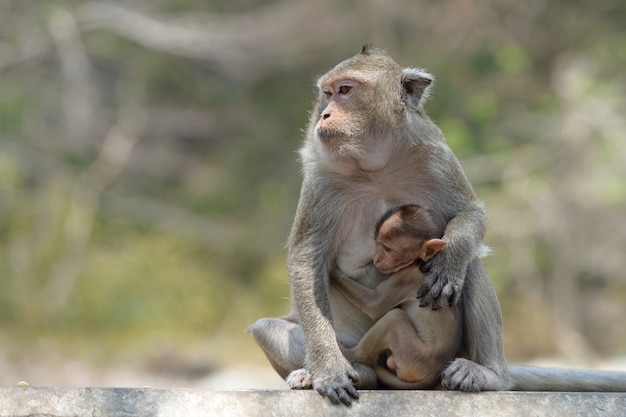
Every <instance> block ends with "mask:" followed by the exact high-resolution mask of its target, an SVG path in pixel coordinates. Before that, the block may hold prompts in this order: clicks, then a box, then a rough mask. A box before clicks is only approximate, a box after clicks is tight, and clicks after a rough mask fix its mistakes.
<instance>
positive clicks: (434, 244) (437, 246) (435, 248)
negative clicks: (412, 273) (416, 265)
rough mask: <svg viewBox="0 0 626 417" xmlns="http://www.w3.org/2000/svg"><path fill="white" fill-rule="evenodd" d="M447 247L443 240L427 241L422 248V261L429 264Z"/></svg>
mask: <svg viewBox="0 0 626 417" xmlns="http://www.w3.org/2000/svg"><path fill="white" fill-rule="evenodd" d="M445 247H446V242H444V241H443V240H441V239H430V240H427V241H426V242H424V244H423V245H422V247H421V248H420V252H419V257H420V259H421V260H422V261H424V262H428V261H429V260H430V258H432V257H433V256H435V255H436V254H438V253H439V252H441V251H442V250H443V248H445Z"/></svg>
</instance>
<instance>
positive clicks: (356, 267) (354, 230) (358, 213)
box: [336, 199, 389, 286]
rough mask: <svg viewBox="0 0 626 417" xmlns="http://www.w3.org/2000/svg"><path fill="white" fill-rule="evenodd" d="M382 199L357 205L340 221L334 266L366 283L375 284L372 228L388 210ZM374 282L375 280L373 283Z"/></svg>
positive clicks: (374, 249) (373, 228)
mask: <svg viewBox="0 0 626 417" xmlns="http://www.w3.org/2000/svg"><path fill="white" fill-rule="evenodd" d="M388 207H389V205H388V204H387V203H386V202H385V201H384V200H378V199H370V200H367V201H363V202H361V203H360V204H357V205H356V206H355V208H354V209H353V210H351V212H350V213H349V215H348V218H347V219H346V221H345V222H344V223H343V224H344V229H343V230H342V240H341V243H340V245H339V248H338V251H337V259H336V264H337V267H338V268H339V269H340V270H341V271H343V273H344V274H346V275H348V276H349V277H351V278H353V279H355V280H357V281H359V282H361V283H363V284H365V285H368V286H373V285H376V282H375V281H377V279H376V278H375V276H374V275H376V274H375V273H376V270H375V269H374V267H373V265H372V259H373V257H374V253H375V251H376V242H375V240H374V231H375V228H376V222H377V219H378V218H379V217H380V216H381V215H382V214H383V213H384V212H385V211H386V210H387V209H388ZM372 281H374V282H372Z"/></svg>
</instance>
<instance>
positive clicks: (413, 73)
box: [308, 46, 434, 171]
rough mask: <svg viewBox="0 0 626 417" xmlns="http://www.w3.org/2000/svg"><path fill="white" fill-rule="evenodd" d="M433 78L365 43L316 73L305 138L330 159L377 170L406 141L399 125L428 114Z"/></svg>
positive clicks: (404, 144) (368, 169)
mask: <svg viewBox="0 0 626 417" xmlns="http://www.w3.org/2000/svg"><path fill="white" fill-rule="evenodd" d="M433 81H434V78H433V76H432V75H430V74H428V73H426V72H424V71H423V70H421V69H417V68H402V67H400V66H399V65H398V64H397V63H396V62H395V61H394V60H393V59H392V58H391V57H390V56H389V55H387V53H385V52H384V51H383V50H381V49H378V48H376V47H372V46H364V47H363V49H362V50H361V52H360V53H359V54H358V55H356V56H354V57H352V58H349V59H347V60H345V61H343V62H341V63H339V64H338V65H337V66H335V67H334V68H333V69H331V70H330V71H329V72H328V73H327V74H325V75H323V76H321V77H320V78H319V80H318V82H317V87H318V90H319V97H318V102H317V106H316V107H315V111H314V112H313V113H312V115H311V122H310V125H309V135H308V141H309V142H311V141H313V142H315V143H314V146H315V149H316V151H317V152H321V153H322V154H323V155H324V157H326V158H328V157H330V159H331V160H332V161H333V162H335V161H336V160H337V159H342V158H343V159H349V160H352V161H356V162H357V163H358V165H359V168H361V169H363V170H366V171H376V170H378V169H381V168H383V167H384V166H385V164H386V162H387V160H388V159H389V157H390V155H391V153H392V152H393V151H394V150H395V149H398V146H406V143H403V144H399V142H402V141H403V140H404V141H405V142H406V137H403V136H404V135H403V132H402V129H403V128H405V127H407V126H409V119H411V120H412V121H414V119H415V118H416V117H417V118H420V117H421V118H423V119H426V115H425V114H424V112H423V110H422V106H423V104H424V102H425V101H426V99H427V97H428V92H429V89H430V87H431V84H432V83H433ZM407 129H408V127H407Z"/></svg>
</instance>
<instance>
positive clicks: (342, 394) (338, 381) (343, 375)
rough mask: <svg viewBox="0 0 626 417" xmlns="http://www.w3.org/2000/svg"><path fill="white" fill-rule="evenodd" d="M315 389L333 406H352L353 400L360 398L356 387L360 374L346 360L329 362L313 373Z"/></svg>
mask: <svg viewBox="0 0 626 417" xmlns="http://www.w3.org/2000/svg"><path fill="white" fill-rule="evenodd" d="M312 382H313V388H314V389H315V390H316V391H317V392H319V393H320V394H321V395H322V396H324V397H327V398H328V399H329V400H330V402H332V403H333V404H339V403H343V404H345V405H350V404H352V400H353V399H355V400H356V399H358V398H359V393H358V391H357V390H356V388H355V387H354V385H355V384H356V383H358V374H357V372H356V371H355V370H354V368H353V367H352V365H351V364H350V362H348V361H347V360H346V359H345V358H343V357H341V361H340V362H338V363H335V362H334V361H327V363H325V364H324V367H323V368H320V369H316V370H315V371H314V372H313V373H312Z"/></svg>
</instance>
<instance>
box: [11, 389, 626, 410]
mask: <svg viewBox="0 0 626 417" xmlns="http://www.w3.org/2000/svg"><path fill="white" fill-rule="evenodd" d="M360 394H361V398H360V400H358V401H356V402H355V403H354V404H353V405H352V406H351V407H344V406H334V405H332V404H330V403H329V402H328V401H327V400H325V399H323V398H322V397H320V396H319V394H317V392H313V391H289V390H274V391H259V390H254V391H208V390H197V389H156V388H143V389H137V388H42V387H12V388H0V416H1V417H9V416H11V417H18V416H19V417H25V416H42V417H43V416H46V417H69V416H77V417H99V416H107V417H132V416H163V417H165V416H168V417H179V416H180V417H194V416H228V417H238V416H246V417H247V416H290V417H293V416H295V417H298V416H306V417H310V416H333V417H335V416H353V415H354V416H357V415H358V416H366V417H367V416H372V417H374V416H375V417H379V416H383V415H389V416H422V415H423V416H433V417H439V416H515V417H517V416H519V417H522V416H523V417H527V416H585V417H588V416H623V415H625V414H626V393H563V392H555V393H546V392H484V393H480V394H466V393H459V392H447V391H361V392H360Z"/></svg>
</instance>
